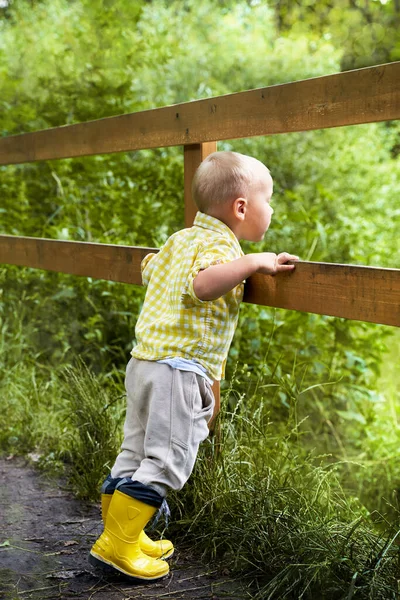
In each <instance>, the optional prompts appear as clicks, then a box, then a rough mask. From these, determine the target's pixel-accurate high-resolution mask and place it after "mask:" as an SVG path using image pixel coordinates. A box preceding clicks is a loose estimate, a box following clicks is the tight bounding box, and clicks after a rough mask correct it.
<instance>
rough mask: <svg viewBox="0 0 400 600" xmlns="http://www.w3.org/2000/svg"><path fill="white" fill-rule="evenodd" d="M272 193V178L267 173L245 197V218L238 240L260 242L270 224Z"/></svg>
mask: <svg viewBox="0 0 400 600" xmlns="http://www.w3.org/2000/svg"><path fill="white" fill-rule="evenodd" d="M272 191H273V183H272V178H271V176H270V174H269V173H268V171H266V172H265V173H263V176H262V177H261V178H260V179H259V180H258V181H257V183H255V184H254V185H253V186H252V188H251V191H250V193H249V194H248V197H247V210H246V217H245V220H244V222H243V224H242V231H241V236H240V238H241V239H242V240H247V241H249V242H261V240H262V239H263V238H264V235H265V232H266V231H267V230H268V227H269V226H270V223H271V217H272V213H273V212H274V210H273V208H272V206H271V205H270V201H271V196H272Z"/></svg>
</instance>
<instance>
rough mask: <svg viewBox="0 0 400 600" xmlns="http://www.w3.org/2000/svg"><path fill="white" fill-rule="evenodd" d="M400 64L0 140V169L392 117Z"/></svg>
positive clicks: (398, 105) (399, 109)
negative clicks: (41, 161)
mask: <svg viewBox="0 0 400 600" xmlns="http://www.w3.org/2000/svg"><path fill="white" fill-rule="evenodd" d="M399 81H400V62H394V63H389V64H386V65H379V66H376V67H368V68H365V69H357V70H355V71H347V72H345V73H337V74H334V75H327V76H324V77H316V78H312V79H306V80H303V81H295V82H292V83H285V84H280V85H273V86H269V87H266V88H259V89H255V90H250V91H245V92H238V93H235V94H229V95H226V96H218V97H214V98H207V99H204V100H196V101H193V102H185V103H182V104H176V105H173V106H167V107H162V108H156V109H152V110H146V111H142V112H137V113H131V114H126V115H120V116H116V117H108V118H105V119H98V120H95V121H89V122H86V123H79V124H75V125H66V126H63V127H57V128H54V129H47V130H44V131H37V132H34V133H26V134H21V135H15V136H10V137H5V138H0V164H3V165H4V164H14V163H24V162H32V161H37V160H50V159H60V158H71V157H77V156H88V155H93V154H106V153H113V152H126V151H131V150H139V149H144V148H159V147H166V146H179V145H188V144H196V143H201V142H209V141H214V140H227V139H235V138H245V137H253V136H260V135H271V134H276V133H288V132H294V131H307V130H313V129H323V128H327V127H340V126H344V125H356V124H360V123H370V122H376V121H388V120H392V119H399V118H400V85H399Z"/></svg>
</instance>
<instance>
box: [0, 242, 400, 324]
mask: <svg viewBox="0 0 400 600" xmlns="http://www.w3.org/2000/svg"><path fill="white" fill-rule="evenodd" d="M149 252H158V250H157V249H156V248H143V247H139V248H137V247H132V246H120V245H111V244H94V243H89V242H68V241H59V240H47V239H40V238H29V237H16V236H8V235H1V236H0V256H1V261H2V262H4V263H7V264H12V265H19V266H26V267H32V268H36V269H46V270H50V271H58V272H62V273H69V274H72V275H80V276H86V277H94V278H98V279H107V280H111V281H117V282H121V283H130V284H136V285H141V283H142V278H141V271H140V263H141V261H142V260H143V258H144V257H145V256H146V254H148V253H149ZM244 300H245V302H250V303H253V304H260V305H264V306H271V307H276V308H286V309H293V310H300V311H305V312H312V313H317V314H324V315H330V316H336V317H345V318H347V319H355V320H360V321H369V322H372V323H381V324H385V325H396V326H400V270H399V269H381V268H377V267H362V266H354V265H339V264H331V263H314V262H302V261H300V262H299V263H298V264H297V265H296V269H295V271H294V272H290V273H289V272H287V273H280V274H278V275H276V276H275V277H272V276H268V275H261V274H256V275H253V276H252V277H250V278H249V280H248V282H247V284H246V289H245V297H244Z"/></svg>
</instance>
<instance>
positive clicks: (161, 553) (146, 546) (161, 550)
mask: <svg viewBox="0 0 400 600" xmlns="http://www.w3.org/2000/svg"><path fill="white" fill-rule="evenodd" d="M111 498H112V494H102V495H101V518H102V519H103V523H104V524H105V522H106V517H107V513H108V507H109V506H110V502H111ZM139 545H140V549H141V551H142V552H144V553H145V554H147V555H148V556H152V557H153V558H163V559H166V558H170V557H171V556H172V555H173V553H174V545H173V543H172V542H170V541H169V540H155V541H154V540H152V539H150V538H149V536H148V535H147V534H146V533H145V532H144V531H143V530H142V531H141V532H140V535H139Z"/></svg>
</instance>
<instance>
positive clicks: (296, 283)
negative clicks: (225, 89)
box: [0, 62, 400, 391]
mask: <svg viewBox="0 0 400 600" xmlns="http://www.w3.org/2000/svg"><path fill="white" fill-rule="evenodd" d="M399 118H400V62H395V63H390V64H386V65H380V66H376V67H369V68H365V69H357V70H355V71H348V72H345V73H338V74H335V75H328V76H324V77H316V78H313V79H306V80H303V81H296V82H293V83H286V84H282V85H273V86H270V87H266V88H260V89H255V90H250V91H245V92H239V93H236V94H229V95H225V96H218V97H214V98H207V99H205V100H197V101H193V102H185V103H182V104H176V105H174V106H166V107H163V108H157V109H152V110H147V111H141V112H137V113H132V114H126V115H120V116H117V117H109V118H106V119H98V120H95V121H90V122H87V123H79V124H76V125H67V126H63V127H56V128H53V129H47V130H44V131H37V132H34V133H27V134H21V135H15V136H10V137H5V138H1V139H0V165H7V164H15V163H24V162H32V161H39V160H50V159H61V158H70V157H77V156H88V155H94V154H104V153H113V152H127V151H132V150H139V149H145V148H157V147H165V146H178V145H182V146H183V151H184V188H185V194H184V197H185V226H190V225H191V223H192V222H193V218H194V215H195V212H196V208H195V205H194V202H193V201H192V198H191V191H190V190H191V182H192V178H193V175H194V172H195V170H196V169H197V167H198V165H199V164H200V162H201V161H202V160H203V159H204V158H205V157H206V156H207V155H208V154H210V153H211V152H214V151H215V150H216V149H217V142H216V140H227V139H235V138H245V137H246V138H247V137H252V136H261V135H272V134H277V133H288V132H294V131H307V130H313V129H323V128H328V127H341V126H344V125H355V124H361V123H370V122H376V121H389V120H394V119H399ZM149 251H154V248H142V247H138V248H135V247H128V246H121V245H109V244H93V243H88V242H66V241H58V240H47V239H40V238H29V237H20V236H9V235H0V263H7V264H13V265H20V266H26V267H34V268H38V269H46V270H50V271H59V272H62V273H70V274H73V275H82V276H86V277H94V278H99V279H108V280H112V281H119V282H124V283H132V284H137V285H141V283H142V282H141V275H140V262H141V260H142V259H143V257H144V256H145V255H146V254H147V253H148V252H149ZM244 300H245V302H251V303H255V304H262V305H266V306H273V307H279V308H286V309H294V310H301V311H306V312H313V313H319V314H324V315H332V316H337V317H345V318H348V319H356V320H361V321H370V322H373V323H381V324H386V325H395V326H399V325H400V269H382V268H377V267H361V266H354V265H339V264H331V263H315V262H303V261H300V262H299V263H298V264H297V266H296V269H295V271H294V272H293V273H282V274H279V275H278V276H276V277H271V276H267V275H260V274H256V275H254V276H252V277H250V278H249V280H248V282H247V284H246V289H245V297H244ZM216 391H217V390H216Z"/></svg>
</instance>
